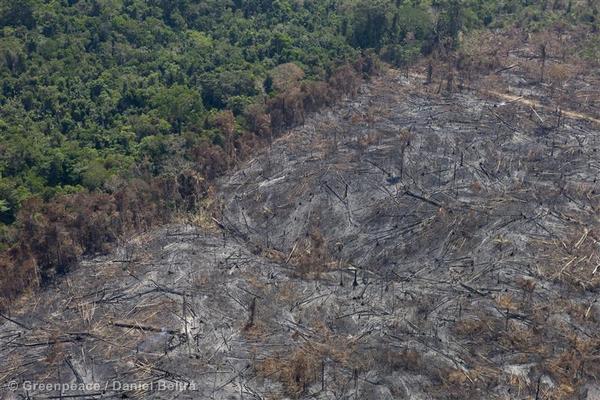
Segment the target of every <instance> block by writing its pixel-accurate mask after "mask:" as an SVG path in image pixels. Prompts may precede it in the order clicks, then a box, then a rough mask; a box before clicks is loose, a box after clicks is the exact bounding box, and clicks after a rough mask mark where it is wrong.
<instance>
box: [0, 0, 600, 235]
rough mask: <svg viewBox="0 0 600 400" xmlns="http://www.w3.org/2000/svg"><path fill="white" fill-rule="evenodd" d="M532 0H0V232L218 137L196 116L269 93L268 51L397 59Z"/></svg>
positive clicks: (275, 60)
mask: <svg viewBox="0 0 600 400" xmlns="http://www.w3.org/2000/svg"><path fill="white" fill-rule="evenodd" d="M539 3H544V4H543V7H544V8H546V7H547V5H546V4H545V3H547V2H534V1H527V0H484V1H475V0H441V1H437V0H432V1H419V0H19V1H3V2H1V4H0V82H1V88H0V232H1V230H2V229H1V228H2V225H4V226H7V225H10V224H12V223H13V222H14V220H15V217H16V213H17V211H18V209H19V206H20V204H21V203H22V202H23V201H24V200H25V199H27V198H30V197H32V196H38V197H40V198H42V199H44V200H48V199H50V198H52V197H54V196H56V195H57V194H63V193H73V192H77V191H82V190H90V191H94V190H100V191H101V190H104V189H105V186H106V184H107V182H109V181H110V179H111V177H113V176H115V175H118V176H121V177H128V176H132V175H133V174H134V172H133V171H134V170H135V168H134V167H135V166H136V165H140V163H143V164H144V165H145V166H149V170H150V171H151V173H153V174H160V173H162V172H163V171H164V170H165V168H167V166H168V164H169V162H171V161H172V159H173V158H174V157H185V154H186V153H185V152H184V151H180V150H181V149H182V148H185V147H186V146H187V147H189V146H191V145H193V144H194V143H198V141H200V140H209V141H212V142H213V143H222V142H223V139H222V138H220V137H219V133H218V131H216V130H215V129H212V128H213V127H212V126H211V123H210V121H211V118H210V116H211V115H213V114H214V113H215V112H216V111H218V110H223V109H228V110H231V111H232V112H233V114H234V116H235V117H236V124H237V126H238V128H239V129H243V127H244V126H245V124H247V121H246V120H245V118H244V115H245V114H244V112H245V110H247V107H248V106H249V105H250V104H252V103H255V102H257V101H260V99H261V98H262V97H264V96H269V95H273V94H274V93H272V91H273V87H272V79H271V78H270V76H269V73H270V71H271V70H272V69H273V68H274V67H276V66H278V65H280V64H284V63H290V62H292V63H295V64H296V65H297V66H299V67H300V68H302V70H303V71H304V73H305V79H309V80H322V79H325V78H327V76H328V74H329V73H330V72H331V70H332V68H333V67H334V66H335V65H337V64H339V63H341V62H343V61H344V60H349V59H353V58H355V57H356V56H357V54H358V53H359V52H360V51H363V50H366V49H372V50H374V51H377V52H378V53H379V54H381V55H382V56H384V57H386V58H387V59H388V60H389V61H392V62H394V63H396V64H398V65H401V64H407V63H409V62H411V61H412V60H413V59H414V58H415V57H417V56H419V55H420V54H427V53H429V52H431V51H432V50H433V49H434V48H435V47H436V46H438V45H439V44H440V43H442V42H444V40H445V39H446V38H450V39H453V38H455V37H456V36H457V34H458V33H459V31H461V30H463V29H469V28H477V27H482V26H484V25H494V24H497V25H498V26H499V25H500V24H501V18H500V17H501V16H504V17H502V18H504V19H506V16H510V15H513V14H514V13H516V12H517V11H519V10H530V12H531V13H533V15H538V14H540V13H543V12H545V11H546V10H544V9H543V8H541V7H540V5H539ZM536 13H537V14H536ZM540 15H541V14H540ZM544 15H545V14H544ZM586 18H597V16H596V15H588V16H587V17H586ZM449 42H450V43H454V42H453V41H452V40H450V41H449ZM0 236H1V235H0Z"/></svg>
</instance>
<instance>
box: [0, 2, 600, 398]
mask: <svg viewBox="0 0 600 400" xmlns="http://www.w3.org/2000/svg"><path fill="white" fill-rule="evenodd" d="M235 3H236V7H238V6H239V7H241V10H243V11H240V14H239V15H244V16H247V17H251V16H252V15H253V11H252V9H250V8H249V6H248V5H245V4H241V3H243V2H241V3H239V2H235ZM278 4H279V3H278ZM344 6H345V7H346V8H344V7H340V12H342V14H340V15H341V16H342V18H341V19H340V20H339V21H338V22H339V27H338V28H339V34H341V35H342V36H343V37H344V38H346V40H347V41H348V43H349V44H350V45H351V46H355V47H356V48H363V49H371V50H369V51H366V50H365V52H364V53H363V54H362V56H360V57H358V58H357V59H356V61H349V62H347V63H344V64H341V65H339V66H337V67H335V68H331V70H330V71H328V73H326V74H325V76H323V77H322V78H323V79H305V78H306V71H305V70H304V69H302V68H300V67H299V66H298V65H297V64H294V63H289V62H281V63H279V65H278V66H277V67H276V68H272V69H270V70H269V73H268V74H267V76H266V78H265V80H264V81H263V82H262V85H263V89H264V91H265V94H266V95H265V96H264V97H260V99H259V101H255V102H252V103H251V104H248V105H247V107H244V108H243V110H240V109H238V110H237V111H236V110H235V109H229V108H227V107H223V108H222V109H218V110H217V109H215V110H212V112H209V113H207V114H206V115H203V127H204V128H205V129H207V130H210V131H211V132H212V133H213V134H214V135H213V136H210V137H209V136H204V137H202V138H200V139H199V140H191V139H190V138H189V137H187V138H186V136H185V123H184V121H180V122H181V131H182V132H180V133H181V135H182V136H181V139H182V141H183V142H182V143H184V142H185V143H187V144H184V145H182V143H178V144H174V143H171V144H170V145H169V146H174V147H175V148H176V149H175V150H174V149H172V148H169V147H168V146H167V147H164V148H163V147H161V146H159V147H158V150H157V154H160V153H161V152H162V151H164V150H169V149H170V150H173V151H177V152H181V153H178V154H185V157H183V158H176V159H175V161H174V162H172V163H164V164H161V163H156V162H155V161H156V159H152V160H151V159H150V158H149V157H143V159H141V160H140V162H139V163H137V164H136V168H137V172H136V174H137V175H136V176H137V178H136V179H131V178H127V179H126V178H124V177H116V176H115V177H113V178H112V179H111V180H110V181H109V182H108V183H106V186H104V188H103V190H100V191H92V192H89V191H83V192H79V193H75V194H69V195H64V196H57V197H52V198H51V199H47V200H46V201H43V200H40V199H36V198H31V199H28V200H26V201H23V203H22V204H21V206H20V209H19V211H18V217H17V221H18V222H17V224H16V225H15V226H14V227H12V228H11V235H12V237H11V241H10V246H7V249H6V251H5V252H4V253H3V255H2V257H1V258H0V268H1V269H0V272H1V274H2V275H1V276H0V285H1V286H0V290H1V291H0V294H2V296H3V303H2V304H3V306H4V308H3V311H2V312H1V313H0V319H1V320H2V322H1V323H0V359H1V360H2V363H0V384H2V385H8V383H9V382H11V381H16V382H23V381H37V382H48V383H50V382H52V383H57V382H58V383H73V382H75V383H80V382H99V383H101V384H104V383H105V382H109V381H111V380H119V381H124V382H145V383H150V382H154V383H156V382H170V383H177V384H179V385H181V386H183V387H185V388H186V390H183V391H177V392H172V391H166V392H164V391H156V390H152V389H148V390H146V389H140V390H132V391H129V390H128V391H122V390H113V389H112V388H110V387H109V389H108V390H107V391H106V392H101V393H95V392H94V393H92V392H79V391H78V392H69V393H68V395H71V396H78V397H84V398H94V399H95V398H140V399H144V398H156V399H167V398H168V399H171V398H184V399H197V398H202V399H204V398H207V399H208V398H211V399H229V398H238V399H283V398H285V399H303V398H317V399H332V398H336V399H354V398H356V399H365V400H371V399H372V400H379V399H403V398H407V399H409V398H410V399H413V398H414V399H431V398H433V399H448V400H449V399H536V400H541V399H546V400H567V399H584V400H592V399H596V398H597V397H598V396H599V395H600V383H599V379H600V375H599V374H600V368H599V367H598V366H599V365H600V359H599V357H600V337H599V336H598V332H599V328H600V303H598V298H599V294H598V290H599V288H600V278H599V277H600V250H599V248H598V246H599V244H600V243H599V241H600V223H599V219H598V211H599V210H600V202H599V199H600V197H599V196H598V193H599V191H600V188H599V187H598V182H597V176H598V169H599V168H600V165H599V164H598V153H599V152H600V150H599V149H600V141H599V139H598V135H597V132H598V130H599V129H600V112H599V111H598V110H599V107H598V105H599V103H598V102H599V101H600V98H599V97H598V96H599V95H598V94H599V93H600V91H599V90H598V88H600V75H599V74H598V71H599V69H598V67H599V66H600V59H599V58H598V54H599V53H598V48H597V42H594V41H593V40H592V41H590V40H589V39H590V38H595V40H597V38H598V21H597V17H598V6H597V4H595V3H594V2H592V1H561V0H557V1H547V2H546V1H544V2H535V4H529V2H525V3H523V2H511V1H507V2H495V1H489V2H488V1H484V2H476V4H471V3H469V2H459V1H456V2H455V1H448V2H432V4H429V5H428V6H425V5H423V4H422V3H421V2H410V4H409V2H403V1H395V2H387V1H368V2H363V1H356V2H348V3H344ZM405 15H411V18H412V19H411V20H410V21H412V25H410V24H408V23H407V21H404V20H403V19H402V18H404V16H405ZM497 15H503V18H499V17H496V16H497ZM20 18H21V17H20ZM22 18H24V20H23V21H24V22H23V24H25V23H28V21H29V22H31V21H30V20H29V19H27V14H23V15H22ZM171 18H172V19H173V23H176V21H178V18H177V17H176V14H175V13H174V12H173V14H172V16H171ZM419 21H421V22H423V21H427V24H425V23H424V22H423V24H419ZM477 21H479V22H477ZM425 26H429V27H430V28H431V29H430V30H427V29H424V28H425ZM392 38H393V40H392ZM277 39H278V40H273V43H272V45H273V46H274V50H273V51H278V50H281V51H282V49H283V48H285V46H286V41H285V40H284V39H285V38H282V37H278V38H277ZM417 54H420V55H421V57H420V58H419V59H418V60H417V59H415V56H416V55H417ZM381 58H383V59H384V60H386V61H387V62H388V64H385V63H382V62H381ZM11 60H12V59H11ZM281 61H289V60H281ZM11 62H12V64H14V66H13V68H18V65H19V63H18V62H16V61H14V60H13V61H11ZM389 63H392V64H393V65H390V64H389ZM12 64H11V65H12ZM213 95H214V93H213ZM209 97H210V96H208V95H206V99H208V98H209ZM240 120H243V124H241V123H240ZM172 123H173V124H174V125H177V124H178V123H177V120H176V119H174V120H173V121H172ZM186 141H187V142H186ZM170 150H169V151H170ZM183 160H185V161H183ZM158 170H160V172H159V171H158ZM0 204H1V203H0ZM75 267H77V268H75ZM66 272H69V273H68V274H66ZM39 286H48V287H46V288H44V290H34V289H35V288H38V287H39ZM17 394H18V395H22V396H25V397H29V398H39V397H40V396H48V395H49V396H55V397H58V398H60V397H61V396H63V395H65V393H59V392H56V393H48V392H45V393H42V392H39V391H38V392H29V393H26V392H25V391H18V392H17ZM65 397H66V396H65Z"/></svg>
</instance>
